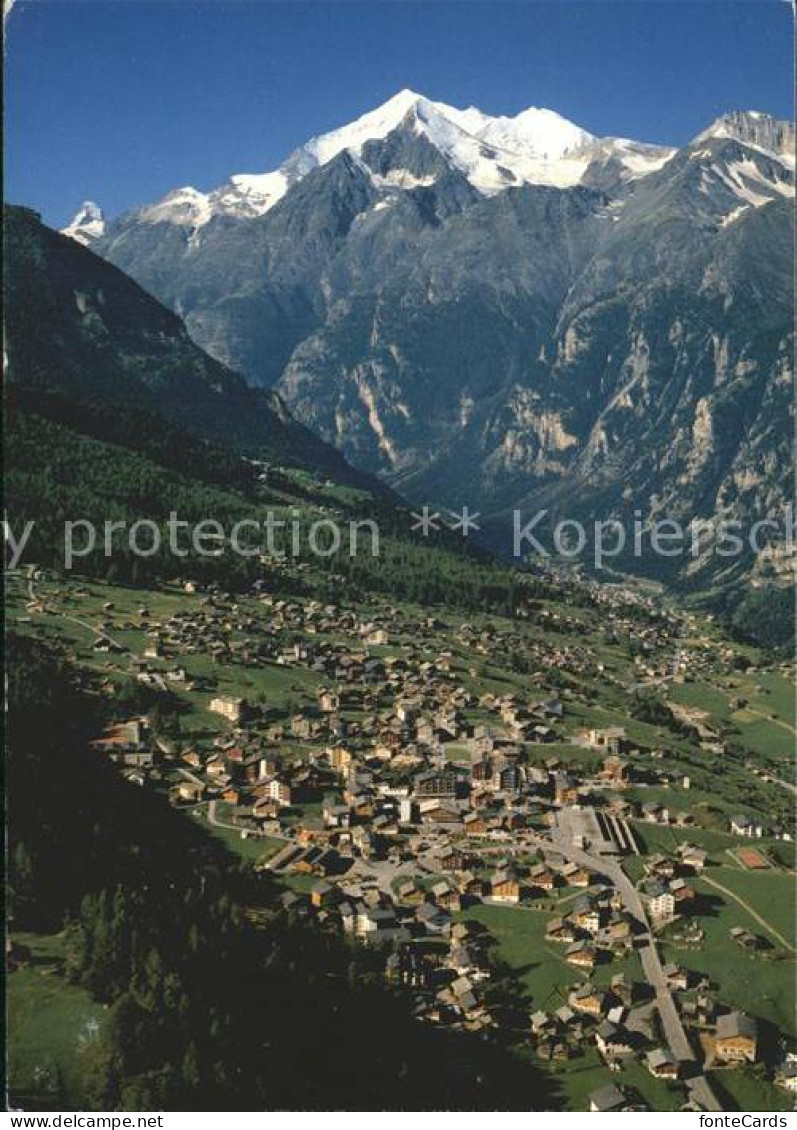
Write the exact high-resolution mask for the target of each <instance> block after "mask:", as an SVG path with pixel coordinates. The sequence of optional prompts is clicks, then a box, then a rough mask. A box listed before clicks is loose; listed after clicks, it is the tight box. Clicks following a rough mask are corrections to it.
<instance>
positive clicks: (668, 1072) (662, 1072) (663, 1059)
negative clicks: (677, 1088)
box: [645, 1048, 680, 1079]
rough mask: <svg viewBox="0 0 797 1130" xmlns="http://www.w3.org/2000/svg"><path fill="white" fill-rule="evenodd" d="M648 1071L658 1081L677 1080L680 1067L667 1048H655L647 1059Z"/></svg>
mask: <svg viewBox="0 0 797 1130" xmlns="http://www.w3.org/2000/svg"><path fill="white" fill-rule="evenodd" d="M645 1062H646V1066H647V1069H648V1071H649V1072H650V1074H651V1075H655V1077H656V1078H657V1079H677V1078H678V1075H679V1073H680V1065H679V1063H678V1060H677V1059H676V1058H675V1056H674V1055H673V1054H672V1052H670V1051H669V1050H668V1049H667V1048H653V1050H652V1051H649V1052H648V1054H647V1056H646V1057H645Z"/></svg>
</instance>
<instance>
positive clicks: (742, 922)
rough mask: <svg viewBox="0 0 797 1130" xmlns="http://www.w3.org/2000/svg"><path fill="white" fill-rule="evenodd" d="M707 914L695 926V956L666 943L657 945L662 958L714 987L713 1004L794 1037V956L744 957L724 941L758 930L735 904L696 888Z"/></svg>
mask: <svg viewBox="0 0 797 1130" xmlns="http://www.w3.org/2000/svg"><path fill="white" fill-rule="evenodd" d="M697 886H698V889H699V890H701V891H704V892H706V895H707V897H708V899H709V900H710V901H709V908H710V913H708V914H702V915H701V916H700V919H699V924H700V926H701V927H702V929H703V930H704V931H705V940H704V943H703V946H702V948H701V949H699V950H690V949H682V948H680V947H679V946H675V945H673V944H671V943H669V942H666V941H665V942H664V943H663V944H662V958H663V960H664V961H673V962H676V964H678V965H682V966H685V967H686V968H688V969H693V970H696V971H698V972H700V973H704V974H706V975H707V976H708V977H710V978H711V980H712V981H714V982H715V983H716V984H717V985H718V986H719V999H720V1000H721V1001H722V1002H723V1004H726V1005H728V1006H729V1007H731V1008H738V1009H741V1010H742V1011H743V1012H749V1013H751V1014H752V1015H753V1016H757V1017H760V1018H761V1019H763V1020H769V1021H771V1022H772V1023H774V1024H776V1025H777V1026H778V1027H779V1028H780V1029H782V1030H783V1031H784V1032H787V1033H789V1034H792V1035H794V1034H795V1019H794V1018H795V961H794V956H793V955H789V954H787V953H785V952H783V951H780V950H775V951H774V956H773V957H772V958H768V959H767V958H763V957H762V956H760V955H754V954H750V953H747V952H746V951H744V950H743V949H741V947H740V946H739V945H738V944H737V943H736V942H734V941H733V940H732V939H731V938H730V937H729V931H730V930H731V928H732V927H734V926H742V927H743V928H745V929H747V930H750V931H751V932H752V933H754V934H757V935H761V934H763V933H764V931H763V930H762V928H761V926H760V925H759V924H758V923H757V922H756V921H755V919H753V918H751V916H750V915H749V914H747V913H746V912H745V911H744V910H743V909H742V908H741V907H740V906H738V905H737V904H736V903H733V902H729V901H728V900H726V899H725V898H724V896H722V895H720V893H719V892H718V891H714V890H712V889H711V888H710V887H708V886H706V885H703V884H701V883H700V882H699V881H698V884H697Z"/></svg>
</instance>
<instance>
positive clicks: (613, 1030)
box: [595, 1020, 634, 1059]
mask: <svg viewBox="0 0 797 1130" xmlns="http://www.w3.org/2000/svg"><path fill="white" fill-rule="evenodd" d="M595 1042H596V1044H597V1045H598V1048H599V1050H600V1052H601V1054H602V1055H604V1056H605V1057H606V1058H607V1059H621V1058H623V1057H624V1056H628V1055H633V1054H634V1047H633V1041H632V1039H631V1037H630V1036H629V1034H628V1033H627V1032H626V1031H625V1030H624V1029H623V1028H620V1027H619V1026H618V1025H617V1024H613V1023H612V1022H611V1020H604V1021H603V1023H602V1024H600V1025H599V1027H598V1028H597V1030H596V1032H595Z"/></svg>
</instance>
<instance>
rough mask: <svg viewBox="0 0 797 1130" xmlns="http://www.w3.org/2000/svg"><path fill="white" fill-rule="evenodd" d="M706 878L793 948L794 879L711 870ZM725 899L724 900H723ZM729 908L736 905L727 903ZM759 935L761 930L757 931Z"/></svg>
mask: <svg viewBox="0 0 797 1130" xmlns="http://www.w3.org/2000/svg"><path fill="white" fill-rule="evenodd" d="M709 878H711V879H713V880H714V881H715V882H717V883H720V884H721V885H722V886H723V887H727V889H728V890H729V891H732V892H733V893H734V894H735V895H737V896H738V897H739V898H740V899H741V900H742V901H743V902H745V903H747V904H748V905H749V906H751V907H752V909H753V910H754V911H755V912H756V913H757V914H758V915H760V917H761V918H763V919H764V921H765V922H767V923H769V924H770V925H771V926H773V927H774V929H775V930H776V931H777V932H778V933H779V934H781V935H782V936H783V937H785V939H786V941H787V942H788V943H789V944H790V946H791V947H792V949H794V947H795V941H796V940H797V939H795V934H796V933H797V931H796V930H795V926H796V925H797V923H795V911H794V876H793V875H790V874H787V873H786V872H785V871H774V870H766V871H742V870H740V869H738V868H734V867H717V868H712V869H711V870H710V872H709ZM723 897H725V896H723ZM730 905H731V907H733V906H736V905H737V904H735V903H733V902H731V904H730ZM758 929H759V931H760V929H761V927H760V926H759V927H758Z"/></svg>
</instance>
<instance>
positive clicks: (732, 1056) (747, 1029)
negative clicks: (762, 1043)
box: [714, 1012, 758, 1063]
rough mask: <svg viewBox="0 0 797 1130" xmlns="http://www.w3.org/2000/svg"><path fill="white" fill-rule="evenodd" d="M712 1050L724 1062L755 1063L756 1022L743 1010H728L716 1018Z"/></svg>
mask: <svg viewBox="0 0 797 1130" xmlns="http://www.w3.org/2000/svg"><path fill="white" fill-rule="evenodd" d="M714 1052H715V1055H716V1056H717V1058H718V1059H720V1060H722V1061H723V1062H725V1063H755V1060H756V1056H757V1054H758V1024H757V1023H756V1021H755V1019H754V1018H753V1017H752V1016H747V1015H746V1014H745V1013H743V1012H729V1013H726V1014H725V1015H724V1016H720V1017H719V1018H718V1019H717V1030H716V1037H715V1040H714Z"/></svg>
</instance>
